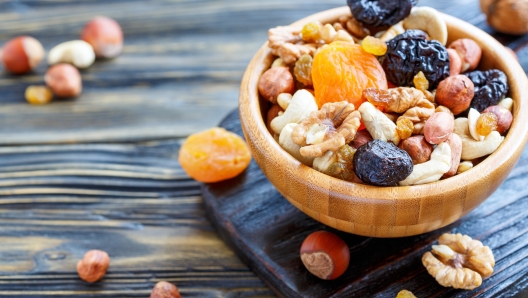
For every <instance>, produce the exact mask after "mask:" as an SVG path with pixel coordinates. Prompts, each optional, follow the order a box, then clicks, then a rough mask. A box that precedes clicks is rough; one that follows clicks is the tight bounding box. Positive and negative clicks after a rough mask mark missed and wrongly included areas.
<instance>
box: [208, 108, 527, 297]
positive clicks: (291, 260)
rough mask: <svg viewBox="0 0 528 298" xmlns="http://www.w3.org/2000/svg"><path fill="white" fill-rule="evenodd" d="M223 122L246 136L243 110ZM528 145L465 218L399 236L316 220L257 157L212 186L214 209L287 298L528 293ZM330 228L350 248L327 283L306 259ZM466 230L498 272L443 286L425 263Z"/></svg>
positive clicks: (244, 254)
mask: <svg viewBox="0 0 528 298" xmlns="http://www.w3.org/2000/svg"><path fill="white" fill-rule="evenodd" d="M222 126H224V127H226V128H227V129H229V130H232V131H235V132H237V133H239V134H242V130H241V128H240V127H239V118H238V114H237V113H232V114H231V115H230V116H229V117H227V118H226V119H225V120H224V122H223V123H222ZM527 171H528V149H526V150H524V152H523V154H522V156H521V159H520V160H519V163H518V164H517V166H516V167H515V169H514V170H513V171H512V172H511V174H510V175H509V176H508V179H507V180H506V182H504V184H503V185H502V186H501V187H500V188H499V189H498V190H497V191H496V192H495V193H494V194H493V195H492V196H491V197H490V198H489V199H488V200H486V201H485V202H484V203H483V204H482V205H481V206H479V207H478V208H477V209H475V210H474V211H473V212H471V213H470V214H468V215H467V216H465V217H464V218H463V219H461V220H459V221H457V222H455V223H453V224H451V225H449V226H447V227H444V228H441V229H439V230H436V231H433V232H430V233H426V234H422V235H418V236H412V237H403V238H395V239H382V238H368V237H362V236H357V235H352V234H347V233H343V232H340V231H337V230H334V229H332V228H329V227H327V226H325V225H323V224H321V223H318V222H316V221H314V220H312V219H311V218H310V217H309V216H307V215H306V214H304V213H302V212H301V211H299V210H298V209H297V208H295V207H294V206H293V205H292V204H290V203H289V202H288V201H287V200H286V199H285V198H284V197H283V196H282V195H281V194H280V193H279V192H278V191H277V190H276V189H275V187H273V185H272V184H271V183H270V182H269V180H268V179H267V178H266V176H264V174H263V172H262V170H261V169H260V168H259V166H258V165H257V164H256V163H255V162H252V163H251V164H250V166H249V168H248V170H247V171H246V172H245V173H243V174H242V175H241V176H239V177H237V178H234V179H232V180H229V181H225V182H222V183H216V184H205V185H203V187H202V193H203V197H204V200H205V205H206V209H207V214H208V215H209V218H210V219H211V221H212V222H213V223H214V225H215V227H216V229H217V230H218V232H219V233H220V235H221V237H222V239H224V240H225V241H226V242H227V243H229V244H230V245H231V247H233V249H234V250H235V251H236V252H237V254H238V255H239V256H240V257H241V258H242V259H243V260H244V261H245V262H246V263H247V264H249V265H250V267H251V268H252V269H253V270H254V271H255V272H257V274H258V275H259V276H261V277H262V278H263V279H264V280H265V281H266V282H267V283H268V285H269V286H270V287H271V288H272V289H273V290H274V291H275V292H276V293H277V294H278V295H279V296H280V297H303V298H307V297H395V296H396V294H397V293H398V292H399V291H401V290H402V289H407V290H409V291H412V292H413V293H414V294H415V295H416V296H417V297H455V296H456V297H526V295H528V282H527V281H528V250H527V248H528V209H527V208H528V191H527V190H526V183H527V182H528V177H527V176H526V172H527ZM317 230H329V231H332V232H334V233H336V234H338V235H339V236H340V237H341V238H342V239H343V240H345V242H346V243H347V244H348V246H349V249H350V265H349V268H348V269H347V271H345V273H344V274H343V276H341V277H340V278H338V279H336V280H333V281H322V280H320V279H318V278H317V277H315V276H313V275H311V274H310V273H309V272H308V271H307V270H306V269H305V268H304V266H303V264H302V262H301V259H300V257H299V250H300V247H301V243H302V241H303V240H304V238H306V236H308V235H309V234H310V233H312V232H314V231H317ZM446 232H451V233H462V234H466V235H469V236H471V237H472V238H474V239H478V240H480V241H482V242H483V243H484V245H487V246H489V247H490V248H491V249H492V251H493V254H494V256H495V261H496V265H495V270H494V273H493V275H492V276H491V277H489V278H487V279H485V280H484V281H483V284H482V286H480V287H479V288H477V289H475V290H473V291H463V290H454V289H452V288H444V287H442V286H440V285H438V283H437V282H436V281H435V279H434V278H433V277H431V276H430V275H429V274H428V273H427V271H426V270H425V268H424V266H423V265H422V263H421V257H422V255H423V254H424V253H425V252H426V251H429V250H430V249H431V245H432V244H436V242H435V241H436V240H437V239H438V237H439V236H440V235H441V234H442V233H446Z"/></svg>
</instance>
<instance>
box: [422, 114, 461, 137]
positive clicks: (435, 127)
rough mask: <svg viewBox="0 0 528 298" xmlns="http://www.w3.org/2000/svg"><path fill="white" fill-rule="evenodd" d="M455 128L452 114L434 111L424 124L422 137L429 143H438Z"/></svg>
mask: <svg viewBox="0 0 528 298" xmlns="http://www.w3.org/2000/svg"><path fill="white" fill-rule="evenodd" d="M454 128H455V119H454V118H453V115H451V114H449V113H446V112H436V113H434V114H433V115H432V116H431V117H429V119H427V121H426V122H425V125H424V137H425V140H426V141H427V142H429V143H430V144H440V143H442V142H443V141H445V140H447V139H448V138H449V136H450V135H451V133H452V132H453V129H454Z"/></svg>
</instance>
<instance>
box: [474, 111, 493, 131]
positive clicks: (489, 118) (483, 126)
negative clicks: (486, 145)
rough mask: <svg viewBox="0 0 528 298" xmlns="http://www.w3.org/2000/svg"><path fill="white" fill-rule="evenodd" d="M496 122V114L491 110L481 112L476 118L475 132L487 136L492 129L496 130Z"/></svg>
mask: <svg viewBox="0 0 528 298" xmlns="http://www.w3.org/2000/svg"><path fill="white" fill-rule="evenodd" d="M497 123H498V118H497V115H495V114H493V113H491V112H487V113H482V114H480V117H478V119H477V128H476V129H477V133H478V134H479V135H481V136H487V135H489V134H490V133H491V132H492V131H494V130H497V126H498V125H497Z"/></svg>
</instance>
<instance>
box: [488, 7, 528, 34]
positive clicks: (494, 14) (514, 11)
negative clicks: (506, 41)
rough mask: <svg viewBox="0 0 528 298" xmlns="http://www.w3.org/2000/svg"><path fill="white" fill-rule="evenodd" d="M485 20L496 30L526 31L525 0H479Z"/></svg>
mask: <svg viewBox="0 0 528 298" xmlns="http://www.w3.org/2000/svg"><path fill="white" fill-rule="evenodd" d="M480 9H482V12H483V13H484V14H485V15H486V16H487V18H486V20H487V22H488V24H490V26H491V27H493V28H495V29H496V30H497V31H500V32H502V33H508V34H519V35H520V34H524V33H528V14H527V13H526V12H527V11H528V1H527V0H480Z"/></svg>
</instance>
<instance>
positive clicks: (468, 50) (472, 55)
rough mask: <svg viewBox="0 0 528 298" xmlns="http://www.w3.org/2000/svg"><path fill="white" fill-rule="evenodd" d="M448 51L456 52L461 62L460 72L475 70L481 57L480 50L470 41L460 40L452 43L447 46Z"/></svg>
mask: <svg viewBox="0 0 528 298" xmlns="http://www.w3.org/2000/svg"><path fill="white" fill-rule="evenodd" d="M449 48H450V49H454V50H456V51H457V53H458V55H459V56H460V60H461V61H462V69H461V70H460V72H466V71H469V70H474V69H476V68H477V66H478V64H479V62H480V57H482V49H481V48H480V46H479V45H478V44H477V43H476V42H475V41H474V40H472V39H469V38H461V39H457V40H455V41H453V42H452V43H451V44H450V45H449Z"/></svg>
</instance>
